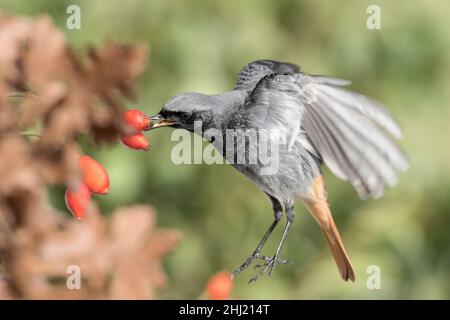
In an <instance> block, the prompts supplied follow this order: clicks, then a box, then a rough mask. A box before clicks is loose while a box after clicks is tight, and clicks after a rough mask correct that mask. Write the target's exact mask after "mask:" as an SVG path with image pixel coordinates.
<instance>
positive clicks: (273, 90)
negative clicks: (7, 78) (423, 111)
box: [246, 73, 409, 198]
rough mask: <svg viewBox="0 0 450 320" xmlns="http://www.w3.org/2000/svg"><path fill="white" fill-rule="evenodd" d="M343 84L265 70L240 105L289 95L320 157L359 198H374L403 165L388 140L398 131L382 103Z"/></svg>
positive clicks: (272, 102)
mask: <svg viewBox="0 0 450 320" xmlns="http://www.w3.org/2000/svg"><path fill="white" fill-rule="evenodd" d="M348 84H349V82H348V81H346V80H341V79H336V78H331V77H324V76H310V75H306V74H303V73H295V74H269V75H266V76H265V77H264V78H262V79H261V80H260V81H259V82H258V85H257V86H256V87H255V89H254V90H253V92H252V93H251V95H250V96H249V99H247V102H246V107H248V108H251V107H252V106H255V105H259V106H260V105H261V104H263V105H264V104H265V105H266V106H267V108H286V105H289V104H292V101H295V103H296V104H297V107H298V108H299V110H300V112H301V113H302V117H301V123H299V126H301V127H303V128H304V132H305V133H306V135H307V138H308V139H309V140H310V141H311V144H312V146H313V147H314V149H315V151H316V153H317V154H318V155H319V156H320V157H321V158H322V159H323V161H324V163H325V164H326V165H327V166H328V167H329V168H330V170H331V171H332V172H333V173H334V174H335V175H336V176H338V177H339V178H341V179H343V180H346V181H349V182H350V183H351V184H352V185H353V186H354V187H355V189H356V190H357V191H358V194H359V195H360V197H361V198H367V197H373V198H376V197H379V196H381V195H382V194H383V191H384V187H385V186H386V185H388V186H394V185H395V184H396V183H397V182H398V178H397V174H398V172H399V171H404V170H406V169H407V168H408V166H409V162H408V159H407V158H406V155H405V154H404V153H403V151H402V150H401V149H400V147H399V146H398V144H397V143H396V142H395V141H394V140H393V138H397V139H399V138H400V137H401V135H402V132H401V129H400V127H399V125H398V124H397V123H396V122H395V121H394V120H393V118H392V116H391V115H390V113H389V111H388V110H387V109H386V108H385V107H384V106H383V105H382V104H380V103H378V102H376V101H374V100H372V99H369V98H367V97H365V96H363V95H360V94H358V93H354V92H352V91H349V90H347V89H344V88H342V86H345V85H348ZM280 100H282V101H280ZM279 111H280V112H283V111H282V110H279Z"/></svg>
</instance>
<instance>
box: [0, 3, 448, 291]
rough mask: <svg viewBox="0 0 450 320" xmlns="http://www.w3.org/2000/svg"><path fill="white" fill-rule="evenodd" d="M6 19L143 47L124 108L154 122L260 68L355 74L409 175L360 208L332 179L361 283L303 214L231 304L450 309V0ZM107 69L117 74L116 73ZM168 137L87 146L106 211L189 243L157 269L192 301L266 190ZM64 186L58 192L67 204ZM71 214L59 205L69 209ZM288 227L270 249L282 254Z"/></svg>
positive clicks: (242, 281) (249, 241) (118, 6)
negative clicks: (186, 97) (148, 214)
mask: <svg viewBox="0 0 450 320" xmlns="http://www.w3.org/2000/svg"><path fill="white" fill-rule="evenodd" d="M70 4H78V5H79V6H80V7H81V30H72V31H71V30H67V29H66V28H65V25H66V18H67V14H66V8H67V6H68V5H70ZM370 4H377V5H379V6H380V8H381V23H382V29H381V30H368V29H367V28H366V19H367V17H368V14H367V13H366V8H367V7H368V6H369V5H370ZM0 8H1V9H2V10H3V11H7V12H10V13H14V14H24V15H40V14H48V15H50V16H51V17H52V18H53V19H54V21H55V23H56V24H57V25H58V26H59V27H60V28H61V29H62V30H64V32H65V34H66V36H67V38H68V41H69V42H70V44H71V45H73V46H74V47H75V48H77V50H79V52H80V53H82V52H85V50H86V48H87V47H88V46H90V45H97V44H100V43H102V42H104V41H106V40H116V41H121V42H126V43H133V42H137V41H139V42H141V41H144V42H147V43H148V44H149V46H150V49H151V55H150V63H149V67H148V69H147V71H146V72H145V74H144V75H143V77H142V78H141V80H140V82H139V83H138V88H139V90H138V92H139V99H138V101H136V102H134V103H130V104H129V107H136V108H140V109H142V110H144V111H145V112H147V113H148V114H154V113H156V112H157V111H158V110H159V108H160V106H161V105H162V104H163V103H164V102H165V101H167V100H168V99H169V98H170V97H171V96H173V95H175V94H177V93H179V92H186V91H199V92H204V93H218V92H222V91H225V90H229V89H230V88H232V87H233V85H234V81H235V79H236V76H237V73H238V71H239V69H240V68H241V67H242V66H243V65H245V64H246V63H248V62H249V61H251V60H255V59H259V58H269V59H276V60H283V61H290V62H293V63H297V64H299V65H300V66H301V67H302V69H303V70H304V71H306V72H311V73H315V74H327V75H333V76H338V77H342V78H345V79H350V80H352V81H353V84H352V86H351V88H352V89H354V90H356V91H359V92H361V93H364V94H366V95H369V96H373V97H376V98H377V99H378V100H380V101H382V102H384V103H385V104H386V105H387V106H389V108H390V109H391V111H392V113H393V114H394V115H395V117H396V118H397V119H398V121H399V122H400V124H401V126H402V127H403V129H404V140H403V142H402V144H403V146H404V148H405V149H406V151H407V153H408V154H409V157H410V160H411V168H410V169H409V170H408V171H407V172H406V173H405V174H403V175H402V176H401V179H400V181H401V182H400V184H399V185H398V186H397V187H396V188H394V189H391V190H388V191H387V192H386V195H385V196H384V197H383V198H382V199H380V200H371V201H367V202H363V201H361V200H359V198H358V197H357V195H356V192H355V191H354V190H353V188H352V187H351V186H350V185H348V184H346V183H344V182H342V181H340V180H338V179H337V178H335V177H334V176H332V174H330V173H329V172H328V171H326V176H327V182H328V188H329V201H330V204H331V208H332V211H333V212H334V216H335V219H336V222H337V224H338V226H339V228H340V230H341V233H342V236H343V239H344V242H345V243H346V247H347V251H348V252H349V255H350V257H351V259H352V261H353V265H354V267H355V271H356V273H357V281H356V283H354V284H352V283H346V282H344V281H342V280H341V279H340V277H339V274H338V271H337V268H336V266H335V263H334V261H333V258H332V256H331V254H330V252H329V249H328V247H327V245H326V243H325V241H324V240H323V239H322V234H321V232H320V230H319V228H318V227H317V226H316V224H315V222H314V221H313V219H312V218H311V217H310V216H309V214H308V213H307V212H306V210H305V208H304V207H303V206H302V205H301V203H298V204H297V207H296V212H297V219H296V223H295V224H294V226H293V229H292V232H291V233H290V236H289V238H288V241H287V243H286V246H285V248H284V250H283V254H282V256H283V257H287V258H289V259H291V260H292V261H293V264H291V265H288V266H281V267H279V268H278V269H277V271H276V272H275V274H274V276H273V277H272V278H271V279H270V280H267V279H265V278H264V279H261V280H260V281H258V282H257V283H255V284H253V285H250V286H249V285H247V281H248V279H249V278H250V277H251V276H253V271H252V270H251V271H247V272H245V273H244V274H242V275H241V276H240V277H239V278H237V280H236V281H235V284H236V287H235V290H234V291H233V297H234V298H237V299H259V298H269V299H306V298H308V299H310V298H312V299H316V298H350V299H389V298H394V299H416V298H423V299H431V298H438V299H439V298H440V299H442V298H446V299H449V298H450V229H449V226H450V212H449V211H450V199H449V189H450V174H449V172H450V151H449V139H450V126H449V123H448V122H449V120H450V107H449V101H450V99H449V95H450V94H449V90H448V89H449V88H450V72H449V71H450V50H449V47H450V34H449V30H450V26H449V22H448V21H449V18H448V13H449V9H450V3H449V2H448V1H447V0H442V1H438V0H432V1H418V0H414V1H406V0H404V1H375V0H370V1H366V0H363V1H361V0H351V1H337V0H334V1H312V0H311V1H295V0H290V1H269V0H263V1H261V0H251V1H236V0H232V1H200V0H197V1H186V0H185V1H162V0H161V1H103V0H89V1H87V0H86V1H76V0H71V1H42V0H39V1H37V0H34V1H18V0H7V1H6V0H0ZM111 67H112V68H113V67H114V66H111ZM170 131H171V130H170V129H164V130H159V131H157V132H151V133H149V134H148V137H149V139H150V140H151V144H152V147H153V148H152V150H151V151H150V152H148V153H142V152H134V151H131V150H127V149H125V148H124V147H123V146H121V145H120V144H117V145H115V146H113V147H104V148H101V149H99V148H96V147H94V146H92V145H91V144H90V143H89V142H86V143H85V144H84V147H85V149H86V151H87V153H88V154H91V155H93V156H94V157H95V158H97V159H99V160H100V161H101V162H102V163H103V164H104V166H105V167H106V168H107V170H108V171H109V173H110V176H111V180H112V189H111V193H110V194H109V195H108V196H107V197H101V198H100V197H99V198H98V201H99V203H100V205H101V207H102V209H103V212H105V213H106V214H108V212H111V211H112V210H114V208H116V207H118V206H122V205H128V204H132V203H136V202H142V203H149V204H152V205H153V206H154V207H155V208H156V209H157V211H158V220H159V225H160V226H163V227H168V228H177V229H180V230H181V231H182V232H183V235H184V237H183V241H182V242H181V244H180V245H179V246H178V247H177V248H176V249H175V251H174V252H173V253H172V254H171V255H170V256H169V258H168V259H167V260H166V262H165V264H166V265H165V268H166V271H167V273H168V284H167V287H166V288H165V289H163V290H161V291H160V294H159V297H160V298H170V299H173V298H177V299H178V298H197V297H198V296H199V294H200V293H201V292H202V291H203V289H204V286H205V283H206V281H207V279H208V278H209V277H210V276H211V275H212V274H213V273H215V272H217V271H220V270H233V269H234V268H236V267H238V266H239V265H240V263H241V262H243V260H244V259H245V258H246V257H247V256H248V255H249V254H250V253H251V251H252V250H253V249H254V248H255V246H256V245H257V243H258V241H259V240H260V238H261V237H262V235H263V233H264V232H265V230H266V228H267V227H268V225H269V224H270V223H271V221H272V209H271V206H270V203H269V201H268V200H267V199H266V197H265V195H264V194H263V193H262V192H261V191H259V190H258V189H257V188H256V187H255V186H253V185H252V184H251V183H250V182H249V181H247V180H246V179H245V178H244V177H242V176H241V175H240V174H239V173H238V172H237V171H235V170H234V169H233V168H231V167H229V166H225V165H214V166H208V165H182V166H176V165H174V164H173V163H172V162H171V160H170V152H171V148H172V147H173V146H174V145H175V142H171V141H170V133H171V132H170ZM62 195H63V190H62V188H55V189H54V190H51V192H50V196H51V198H52V199H54V202H55V206H58V207H60V208H61V209H63V208H64V204H63V203H62V200H61V199H63V196H62ZM63 210H64V209H63ZM281 230H282V227H280V229H279V230H277V232H276V233H275V234H274V235H273V238H272V239H271V240H272V241H270V242H269V243H268V245H267V246H266V248H265V251H264V253H266V254H271V253H272V252H273V250H274V249H275V246H276V244H277V242H278V239H279V237H280V236H281ZM369 265H378V266H379V267H380V268H381V289H380V290H369V289H368V288H367V286H366V280H367V278H368V276H369V275H368V274H366V269H367V267H368V266H369Z"/></svg>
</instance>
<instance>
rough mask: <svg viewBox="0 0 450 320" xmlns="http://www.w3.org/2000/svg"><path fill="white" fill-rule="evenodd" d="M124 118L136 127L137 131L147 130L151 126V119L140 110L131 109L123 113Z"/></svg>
mask: <svg viewBox="0 0 450 320" xmlns="http://www.w3.org/2000/svg"><path fill="white" fill-rule="evenodd" d="M122 116H123V119H124V121H125V122H126V123H128V124H129V125H130V126H132V127H133V128H135V129H136V130H137V132H141V131H144V130H147V129H148V128H149V127H150V124H151V120H150V118H149V117H147V116H146V115H145V113H143V112H142V111H140V110H136V109H131V110H127V111H125V112H124V113H123V115H122Z"/></svg>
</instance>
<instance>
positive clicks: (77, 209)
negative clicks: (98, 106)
mask: <svg viewBox="0 0 450 320" xmlns="http://www.w3.org/2000/svg"><path fill="white" fill-rule="evenodd" d="M122 117H123V120H124V121H125V123H126V124H128V125H129V126H131V127H132V128H133V129H134V130H135V131H136V132H135V133H134V134H132V135H127V136H122V137H121V138H120V140H121V141H122V143H123V144H124V145H126V146H127V147H129V148H131V149H136V150H144V151H147V150H149V149H150V144H149V143H148V141H147V138H146V137H145V136H144V135H143V133H142V131H144V130H147V129H148V128H149V127H150V125H151V120H150V118H149V117H147V116H146V115H145V114H144V113H143V112H142V111H140V110H136V109H131V110H127V111H125V112H124V113H123V115H122ZM78 161H79V166H80V170H81V172H82V175H83V182H82V184H80V185H79V186H78V187H76V188H75V187H70V186H69V187H67V189H66V193H65V201H66V206H67V208H68V209H69V210H70V212H71V213H72V214H73V216H74V217H75V218H76V219H79V220H81V219H83V218H84V217H85V216H86V213H87V212H88V209H89V205H90V203H91V194H97V195H105V194H107V193H108V191H109V176H108V172H107V171H106V169H105V168H104V167H103V166H102V165H101V164H100V163H99V162H98V161H96V160H95V159H93V158H91V157H89V156H87V155H82V156H80V157H79V159H78Z"/></svg>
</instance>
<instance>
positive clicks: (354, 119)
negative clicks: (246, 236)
mask: <svg viewBox="0 0 450 320" xmlns="http://www.w3.org/2000/svg"><path fill="white" fill-rule="evenodd" d="M349 83H350V82H349V81H346V80H341V79H336V78H331V77H325V76H316V75H308V74H306V73H303V72H300V70H299V67H298V66H296V65H294V64H291V63H284V62H278V61H272V60H257V61H254V62H251V63H249V64H248V65H246V66H245V67H244V68H243V69H242V70H241V71H240V73H239V77H238V80H237V83H236V85H235V87H234V89H233V90H231V91H228V92H225V93H221V94H217V95H206V94H200V93H183V94H179V95H177V96H175V97H173V98H172V99H171V100H170V101H169V102H167V103H166V104H165V105H164V106H163V108H162V109H161V111H160V112H159V114H158V115H157V116H155V117H152V120H153V125H152V127H151V129H155V128H160V127H164V126H171V127H175V128H183V129H186V130H189V131H195V130H194V127H195V125H194V124H195V123H196V122H200V123H201V134H203V133H205V132H206V131H207V130H208V129H215V130H218V131H219V132H221V133H222V139H217V140H220V143H218V141H217V140H216V139H215V138H214V137H213V138H211V139H208V140H209V141H210V142H212V143H213V144H214V146H215V147H216V148H217V149H218V151H219V152H220V153H221V154H222V155H223V156H224V158H225V159H227V160H231V161H229V162H230V163H231V164H232V165H233V166H234V167H235V168H236V169H237V170H239V171H240V172H241V173H242V174H244V175H245V176H246V177H247V178H249V179H250V180H251V181H252V182H254V183H255V184H256V185H257V186H258V187H259V188H260V189H262V191H264V192H265V193H266V194H267V196H268V197H269V199H270V201H271V202H272V206H273V211H274V216H275V219H274V221H273V222H272V224H271V225H270V227H269V229H268V230H267V232H266V233H265V235H264V237H263V238H262V240H261V241H260V243H259V244H258V246H257V248H256V249H255V251H254V252H253V253H252V254H251V255H250V256H249V257H248V259H247V260H246V261H245V262H244V263H243V264H242V265H241V266H240V267H239V268H238V269H237V270H236V271H234V273H233V275H234V276H236V275H237V274H239V273H240V272H242V271H243V270H245V269H246V268H247V267H248V266H249V265H250V264H251V263H252V262H253V260H254V259H262V260H263V263H262V264H261V265H259V267H260V268H261V270H260V271H259V272H258V273H257V274H256V276H255V277H254V278H252V280H256V279H258V277H259V276H260V275H262V274H267V275H268V276H270V275H271V274H272V273H273V271H274V269H275V266H276V265H277V264H279V263H286V262H287V260H283V259H280V257H279V255H280V251H281V249H282V247H283V244H284V242H285V240H286V236H287V234H288V232H289V228H290V226H291V224H292V222H293V220H294V216H295V213H294V200H295V199H301V200H302V202H303V203H304V205H305V206H306V208H307V209H308V211H309V212H310V213H311V214H312V216H313V217H314V219H315V220H316V222H317V223H318V224H319V226H320V228H321V230H322V232H323V234H324V236H325V239H326V241H327V242H328V244H329V246H330V249H331V252H332V254H333V257H334V259H335V261H336V264H337V266H338V268H339V272H340V274H341V276H342V278H343V279H344V280H346V281H347V280H348V279H350V280H352V281H354V279H355V274H354V271H353V268H352V264H351V262H350V259H349V257H348V255H347V252H346V251H345V248H344V244H343V242H342V239H341V236H340V235H339V231H338V229H337V228H336V225H335V223H334V221H333V217H332V215H331V212H330V209H329V206H328V202H327V193H326V188H325V182H324V178H323V175H322V173H321V165H322V163H325V165H326V166H328V168H329V169H330V170H331V172H333V173H334V174H335V175H336V176H338V177H339V178H341V179H343V180H345V181H349V182H350V183H351V184H352V185H353V186H354V187H355V189H356V190H357V192H358V194H359V196H360V197H361V198H363V199H366V198H377V197H380V196H381V195H382V194H383V190H384V187H385V186H386V185H388V186H393V185H395V184H396V183H397V173H398V172H399V171H404V170H406V169H407V168H408V165H409V164H408V160H407V158H406V156H405V155H404V153H403V152H402V151H401V149H400V148H399V147H398V145H397V144H396V143H395V142H394V139H392V138H391V137H394V138H397V139H399V138H401V135H402V132H401V130H400V128H399V126H398V124H397V123H396V122H395V121H394V120H393V119H392V117H391V116H390V114H389V112H388V111H387V110H386V109H385V107H384V106H382V105H381V104H380V103H378V102H376V101H374V100H371V99H369V98H367V97H365V96H363V95H360V94H357V93H354V92H351V91H349V90H347V89H345V88H344V86H346V85H348V84H349ZM249 129H253V130H256V131H257V132H258V131H260V132H262V131H264V132H277V133H276V134H274V133H266V134H265V137H266V138H268V140H269V142H270V140H276V141H272V142H274V143H276V142H279V137H280V136H281V135H285V136H286V137H287V142H286V143H282V144H279V147H278V150H277V152H278V154H279V164H278V167H277V170H275V172H271V173H270V174H267V173H266V174H264V173H262V170H261V169H262V167H264V165H265V164H264V163H263V162H262V160H260V159H256V160H255V161H253V162H249V161H247V162H245V161H244V162H242V161H241V162H239V161H237V162H236V161H233V160H235V157H236V155H238V154H239V153H240V152H243V153H244V155H246V156H250V155H249V154H250V153H251V152H252V151H253V150H254V149H255V147H254V146H251V145H249V144H248V143H244V144H240V145H239V144H236V143H233V144H232V146H231V147H232V149H231V150H232V151H231V152H230V151H229V150H230V148H229V146H228V145H227V147H226V148H223V147H221V146H223V144H224V143H225V142H227V141H228V140H227V135H230V133H229V132H231V131H233V130H234V132H244V131H245V130H249ZM230 130H231V131H230ZM239 130H240V131H239ZM270 130H272V131H270ZM197 133H198V132H197ZM257 148H258V146H257V147H256V149H257ZM229 153H232V154H231V155H230V154H229ZM283 211H284V213H285V214H286V219H287V222H286V226H285V228H284V232H283V235H282V238H281V241H280V243H279V245H278V247H277V249H276V252H275V254H274V255H273V256H264V255H262V254H261V250H262V248H263V246H264V244H265V243H266V241H267V239H268V238H269V236H270V234H271V233H272V231H273V230H274V229H275V227H276V225H277V224H278V222H279V221H280V220H281V219H282V217H283ZM252 280H251V281H252Z"/></svg>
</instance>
